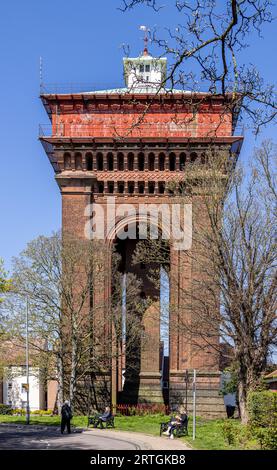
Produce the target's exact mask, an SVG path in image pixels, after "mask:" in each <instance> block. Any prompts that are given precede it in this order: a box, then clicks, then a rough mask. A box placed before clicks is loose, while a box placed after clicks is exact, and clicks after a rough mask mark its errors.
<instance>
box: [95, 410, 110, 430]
mask: <svg viewBox="0 0 277 470" xmlns="http://www.w3.org/2000/svg"><path fill="white" fill-rule="evenodd" d="M111 417H112V413H111V409H110V407H109V406H106V408H105V411H104V413H103V414H102V415H100V416H98V419H97V421H96V423H95V425H94V427H95V428H97V426H98V425H99V424H100V428H103V423H106V421H108V419H110V418H111Z"/></svg>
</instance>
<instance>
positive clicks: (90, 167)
mask: <svg viewBox="0 0 277 470" xmlns="http://www.w3.org/2000/svg"><path fill="white" fill-rule="evenodd" d="M86 169H87V171H92V170H93V160H92V153H90V152H89V153H86Z"/></svg>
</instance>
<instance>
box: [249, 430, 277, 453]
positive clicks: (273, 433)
mask: <svg viewBox="0 0 277 470" xmlns="http://www.w3.org/2000/svg"><path fill="white" fill-rule="evenodd" d="M253 435H255V437H256V438H257V439H258V441H259V443H260V446H261V449H263V450H277V427H276V426H275V427H273V426H270V427H268V428H256V429H253Z"/></svg>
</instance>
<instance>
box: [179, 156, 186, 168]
mask: <svg viewBox="0 0 277 470" xmlns="http://www.w3.org/2000/svg"><path fill="white" fill-rule="evenodd" d="M186 159H187V156H186V154H185V153H184V152H182V153H180V167H179V169H180V171H184V169H185V166H186Z"/></svg>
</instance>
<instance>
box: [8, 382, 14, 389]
mask: <svg viewBox="0 0 277 470" xmlns="http://www.w3.org/2000/svg"><path fill="white" fill-rule="evenodd" d="M12 386H13V384H12V382H8V389H9V390H10V389H11V388H12Z"/></svg>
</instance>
